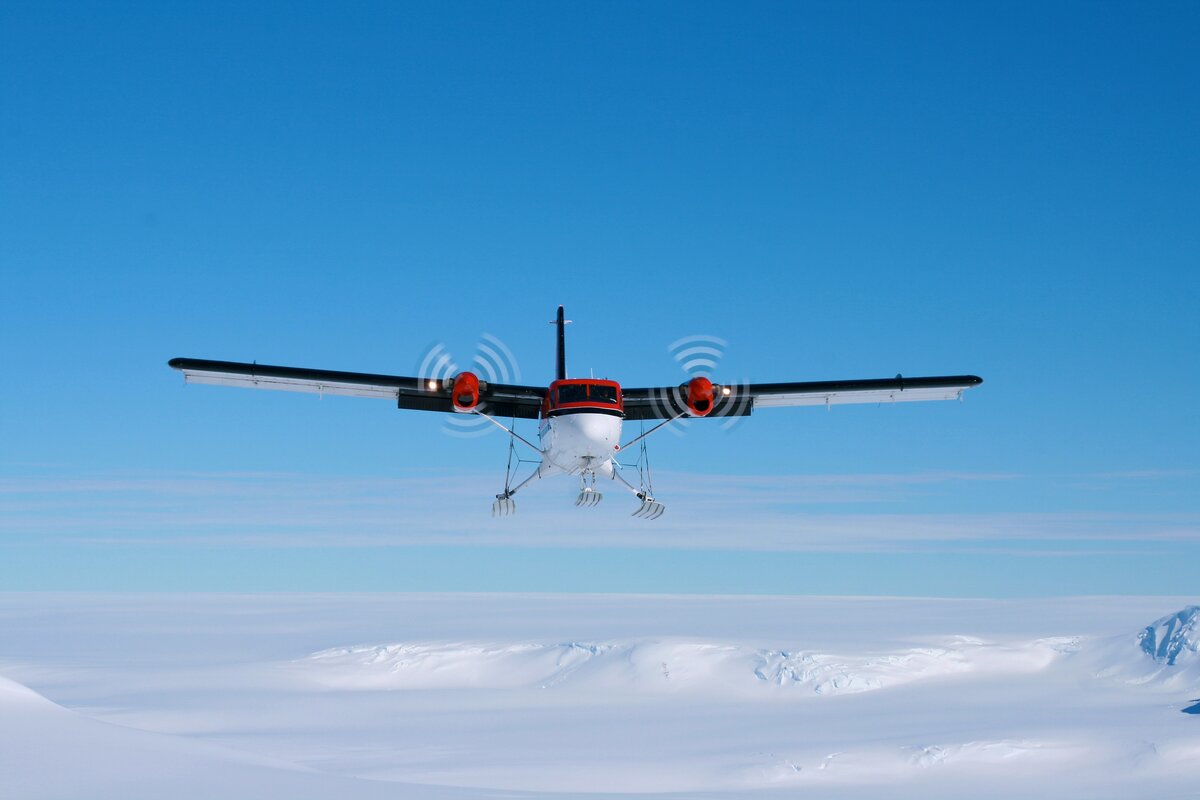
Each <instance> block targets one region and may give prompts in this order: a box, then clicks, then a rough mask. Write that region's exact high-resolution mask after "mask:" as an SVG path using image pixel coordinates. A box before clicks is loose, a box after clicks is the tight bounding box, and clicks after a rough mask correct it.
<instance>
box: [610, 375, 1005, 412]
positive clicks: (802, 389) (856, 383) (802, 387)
mask: <svg viewBox="0 0 1200 800" xmlns="http://www.w3.org/2000/svg"><path fill="white" fill-rule="evenodd" d="M981 383H983V379H982V378H979V377H976V376H975V375H945V376H937V377H924V378H905V377H901V376H896V377H895V378H870V379H864V380H846V381H804V382H798V383H742V384H724V385H716V386H715V389H716V396H715V398H714V403H713V410H712V412H711V413H709V414H708V415H707V416H708V417H744V416H749V415H750V414H751V413H752V412H753V411H754V410H755V409H759V408H772V407H782V406H834V405H844V404H848V403H903V402H911V401H919V400H957V399H959V398H961V397H962V393H963V392H964V391H966V390H967V389H970V388H971V387H973V386H978V385H979V384H981ZM622 394H623V395H624V398H625V418H626V419H671V418H673V417H677V416H680V415H686V413H687V403H686V400H685V398H686V394H687V389H686V385H683V386H661V387H652V388H646V389H623V390H622Z"/></svg>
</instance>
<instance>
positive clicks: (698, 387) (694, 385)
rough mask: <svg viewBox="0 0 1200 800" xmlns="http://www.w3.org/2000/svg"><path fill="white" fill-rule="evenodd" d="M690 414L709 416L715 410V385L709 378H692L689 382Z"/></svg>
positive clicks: (688, 400)
mask: <svg viewBox="0 0 1200 800" xmlns="http://www.w3.org/2000/svg"><path fill="white" fill-rule="evenodd" d="M687 407H688V414H690V415H692V416H693V417H707V416H708V415H709V413H710V412H712V410H713V385H712V381H710V380H709V379H708V378H692V379H691V380H690V381H688V383H687Z"/></svg>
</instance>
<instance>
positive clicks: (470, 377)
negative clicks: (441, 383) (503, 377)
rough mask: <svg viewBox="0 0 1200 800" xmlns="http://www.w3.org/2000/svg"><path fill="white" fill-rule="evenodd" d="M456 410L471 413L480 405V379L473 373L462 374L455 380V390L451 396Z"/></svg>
mask: <svg viewBox="0 0 1200 800" xmlns="http://www.w3.org/2000/svg"><path fill="white" fill-rule="evenodd" d="M450 401H451V402H452V403H453V404H454V410H455V411H460V412H464V413H465V412H469V411H471V410H472V409H474V408H475V406H477V405H479V378H478V377H477V376H476V375H475V373H473V372H460V373H459V374H458V377H457V378H455V379H454V389H453V390H452V391H451V394H450Z"/></svg>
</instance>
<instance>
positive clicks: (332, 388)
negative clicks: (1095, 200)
mask: <svg viewBox="0 0 1200 800" xmlns="http://www.w3.org/2000/svg"><path fill="white" fill-rule="evenodd" d="M551 322H552V323H553V324H555V325H556V326H557V334H558V346H557V358H556V370H555V380H554V381H552V382H551V383H550V385H549V386H518V385H513V384H505V383H497V382H493V381H487V380H481V379H480V377H479V376H478V375H477V374H475V373H473V372H470V371H463V372H460V373H458V374H457V375H455V376H454V377H453V378H431V377H427V376H416V377H403V376H398V375H375V374H368V373H360V372H337V371H333V370H323V369H303V368H297V367H278V366H271V365H268V364H258V363H250V364H246V363H242V362H234V361H211V360H207V359H196V358H173V359H171V360H170V361H169V362H167V363H168V365H169V366H171V367H173V368H174V369H177V370H180V371H182V372H183V376H184V382H185V383H200V384H215V385H223V386H243V387H248V388H255V389H278V390H283V391H291V392H310V393H317V394H322V395H324V394H331V395H348V396H351V397H377V398H382V399H385V400H390V401H393V402H395V403H396V406H397V408H403V409H414V410H418V411H440V412H446V413H453V414H474V415H478V416H479V417H481V418H483V419H485V420H487V421H488V422H490V423H492V424H493V425H495V426H496V427H498V428H500V429H501V430H503V431H505V432H506V433H508V434H509V436H510V439H509V467H508V470H507V472H506V476H505V481H504V491H502V492H501V493H500V494H498V495H496V499H495V501H494V502H493V504H492V515H493V516H505V515H508V514H512V513H514V512H515V511H516V502H515V501H514V500H513V496H514V495H515V494H516V493H517V492H518V491H520V490H521V489H523V488H524V487H525V486H527V485H529V484H530V483H531V482H532V481H534V480H538V479H541V478H546V477H550V476H553V475H576V476H579V480H580V491H579V495H578V497H577V498H576V501H575V505H577V506H594V505H596V504H598V503H599V502H600V500H601V498H602V497H603V494H602V493H601V492H600V491H599V490H598V489H597V482H598V481H599V480H601V479H603V480H612V481H616V482H617V483H618V484H621V485H622V487H623V488H625V489H627V490H629V491H630V492H632V493H633V494H634V495H635V496H636V497H637V499H638V500H639V501H640V505H639V506H638V507H637V508H636V509H635V510H634V512H633V516H635V517H640V518H645V519H657V518H658V517H660V516H662V515H663V512H664V511H665V510H666V507H665V506H664V505H663V504H662V503H661V502H659V501H658V500H655V499H654V495H653V483H652V481H651V477H650V474H649V462H648V459H646V458H645V443H646V437H648V436H650V435H651V434H652V433H654V432H655V431H658V430H660V429H662V428H663V427H664V426H666V425H668V424H670V423H671V422H674V421H676V420H680V419H698V418H722V417H743V416H749V415H750V414H751V412H752V411H754V410H755V409H760V408H775V407H780V406H825V407H826V408H828V407H830V406H833V405H841V404H844V403H896V402H907V401H916V400H954V399H962V396H963V392H964V391H966V390H967V389H970V388H972V387H975V386H978V385H979V384H981V383H983V379H982V378H979V377H976V376H974V375H950V376H940V377H925V378H907V377H903V376H901V375H897V376H896V377H895V378H872V379H865V380H836V381H805V382H793V383H724V384H722V383H713V381H712V380H711V379H710V378H708V377H706V376H703V375H698V376H696V377H692V378H691V379H690V380H688V381H686V382H684V383H681V384H679V385H673V386H660V387H650V388H636V389H630V388H624V387H622V386H621V385H620V384H619V383H617V382H616V381H610V380H597V379H594V378H569V377H567V361H566V333H565V328H566V324H567V323H568V322H570V320H566V319H564V316H563V307H562V306H559V307H558V314H557V316H556V318H555V319H553V320H551ZM501 418H511V419H512V420H513V426H515V421H516V420H517V419H536V420H538V444H534V443H533V442H530V441H529V440H528V439H526V438H524V437H523V436H521V435H519V434H518V433H516V431H515V430H513V427H511V426H509V425H505V424H504V423H503V422H501V421H500V419H501ZM646 420H661V422H658V423H657V424H655V425H654V426H653V427H651V428H650V429H649V430H646V429H645V424H646V423H645V421H646ZM628 421H641V422H642V431H641V433H640V434H639V435H637V436H635V437H633V438H632V439H629V440H628V441H626V442H625V443H624V444H622V443H621V430H622V426H623V423H625V422H628ZM514 442H520V443H521V444H522V445H524V446H526V447H529V448H530V449H532V450H533V451H534V452H535V453H536V454H537V458H538V461H537V462H536V464H537V466H536V467H535V468H534V470H533V473H532V474H531V475H529V476H528V477H526V478H525V479H524V480H522V481H520V482H518V483H514V482H513V478H512V476H513V470H512V456H513V451H514V450H515V445H514ZM635 444H640V447H641V456H640V457H639V460H638V462H637V463H636V464H633V465H631V464H623V463H621V462H619V461H618V460H617V456H618V454H621V453H623V452H626V451H628V450H629V448H630V447H631V446H633V445H635ZM519 462H520V460H518V463H519ZM629 467H633V468H635V469H637V471H638V479H639V481H638V482H639V485H637V486H635V485H633V483H631V482H630V481H629V480H627V479H626V478H625V476H624V475H622V474H621V471H622V469H624V468H629Z"/></svg>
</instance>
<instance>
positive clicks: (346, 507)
mask: <svg viewBox="0 0 1200 800" xmlns="http://www.w3.org/2000/svg"><path fill="white" fill-rule="evenodd" d="M1197 41H1200V6H1197V5H1196V4H1195V3H1154V4H1144V3H1128V4H1115V3H1056V4H1047V3H1029V4H1019V3H998V4H994V5H993V6H990V7H987V6H984V5H983V4H978V3H949V2H948V3H911V4H910V3H906V4H898V3H879V4H874V3H866V4H863V3H854V4H849V3H829V4H824V5H816V4H803V3H777V4H776V3H756V4H746V3H728V4H706V3H680V4H670V3H651V4H646V3H628V4H622V3H590V4H563V3H489V4H480V3H457V4H445V3H427V4H401V3H353V4H341V3H339V4H333V3H329V4H323V5H322V4H303V3H279V4H263V3H254V4H248V3H227V4H222V3H204V4H200V5H196V4H179V3H166V4H164V3H145V4H123V3H78V4H76V3H65V4H64V3H49V2H45V3H18V2H9V3H5V4H3V5H0V272H2V276H3V281H2V284H0V362H2V364H3V369H0V589H22V590H24V589H55V590H57V589H113V590H136V589H175V588H178V589H247V590H256V589H263V590H291V589H295V590H313V589H321V590H326V589H327V590H354V589H364V590H385V589H396V590H405V589H451V590H505V591H573V590H578V591H642V592H694V593H707V592H737V593H745V592H769V593H800V594H803V593H829V594H908V595H995V596H1009V595H1043V594H1060V593H1074V594H1078V593H1085V594H1088V593H1094V594H1101V593H1139V594H1187V593H1194V592H1195V591H1196V590H1197V589H1198V588H1200V577H1198V575H1200V573H1197V569H1196V564H1197V563H1200V456H1198V455H1197V453H1198V452H1200V425H1198V424H1197V415H1196V409H1195V405H1194V404H1195V402H1196V399H1197V398H1198V397H1200V378H1198V377H1197V375H1198V367H1197V360H1198V359H1197V351H1198V350H1200V348H1198V345H1200V314H1198V313H1197V306H1198V304H1200V302H1198V301H1200V275H1198V267H1200V257H1198V256H1200V222H1198V221H1200V147H1198V146H1197V143H1198V142H1200V66H1198V64H1200V61H1198V60H1197V58H1196V50H1195V48H1196V42H1197ZM559 303H562V304H565V305H566V307H567V312H568V315H569V316H570V317H572V318H573V319H574V320H575V323H574V324H573V325H572V326H571V327H570V328H569V329H568V334H569V338H568V364H569V367H570V368H571V369H572V370H574V371H575V372H576V373H584V372H585V371H586V370H594V371H595V374H596V375H597V376H607V377H611V378H614V379H618V380H620V381H622V382H624V383H626V384H628V385H654V384H662V383H673V382H675V381H677V380H679V379H680V378H681V373H680V371H679V368H678V366H677V365H676V364H675V362H674V361H673V360H672V358H671V355H670V354H669V353H668V352H667V345H668V344H669V343H670V342H672V341H674V340H676V339H678V338H679V337H681V336H685V335H688V334H709V335H712V336H718V337H721V338H723V339H725V340H726V341H727V342H728V343H729V344H728V347H727V351H726V354H725V356H724V358H723V360H722V363H721V366H720V369H719V370H718V377H720V378H724V379H735V380H740V379H752V380H763V381H769V380H805V379H827V378H829V379H831V378H859V377H889V376H892V375H895V374H896V373H898V372H902V373H904V374H906V375H922V374H925V375H930V374H933V375H936V374H959V373H973V374H978V375H981V376H983V377H984V379H985V381H986V382H985V383H984V385H983V386H982V387H980V388H979V389H977V390H972V391H971V392H969V396H968V398H967V401H966V402H964V403H961V404H959V403H924V404H909V405H900V406H893V407H882V408H877V407H872V406H851V407H842V408H838V409H835V410H833V411H832V412H826V411H824V410H819V409H772V410H763V411H761V412H760V413H757V414H755V415H754V416H753V417H752V418H751V419H749V420H746V421H744V422H743V423H742V424H740V425H738V426H736V427H734V428H733V429H732V430H723V429H721V428H720V427H719V426H715V425H707V426H706V425H704V424H701V423H693V424H691V425H690V427H688V429H687V431H686V433H685V435H683V436H674V435H670V434H662V435H661V436H658V437H656V438H655V440H653V441H652V450H651V454H652V457H653V459H654V464H655V466H656V467H657V468H658V469H659V470H660V472H659V474H658V478H659V479H658V481H657V484H656V488H657V489H658V494H659V497H660V499H662V500H663V501H665V502H666V503H667V504H668V513H667V516H665V517H664V518H663V519H661V520H659V521H658V522H656V523H647V522H643V521H638V520H631V519H630V518H629V513H630V512H631V511H632V510H633V506H634V501H633V500H632V498H630V497H628V496H626V495H622V494H618V493H616V492H612V493H610V495H609V497H608V498H607V499H606V501H605V502H604V503H603V504H602V505H601V507H599V508H597V509H594V510H583V511H581V510H577V509H575V508H574V507H573V506H572V504H571V503H572V500H573V497H574V494H575V487H574V485H573V483H572V481H571V480H570V479H565V478H564V479H559V480H557V481H551V482H546V483H544V484H542V485H539V486H536V487H534V488H533V489H532V490H531V491H530V492H529V493H528V494H526V495H523V496H521V497H520V498H519V500H520V503H519V505H520V511H519V512H518V514H517V515H516V516H515V517H513V518H512V519H507V520H500V521H494V520H492V519H491V517H490V516H489V508H490V503H491V500H492V497H493V495H494V494H495V493H496V492H497V491H499V489H500V488H501V487H500V484H501V481H502V477H503V468H504V459H505V455H506V442H505V440H504V437H503V436H502V435H501V434H499V433H497V434H495V435H492V436H486V437H481V438H476V439H470V438H468V439H464V438H459V437H454V436H449V435H447V433H446V432H445V430H444V423H443V421H442V419H441V418H440V417H438V416H437V415H432V414H421V413H416V412H405V413H401V412H397V411H396V410H395V409H394V408H391V407H390V406H389V405H388V404H387V403H386V402H382V401H374V400H365V399H351V398H325V399H323V400H321V399H317V398H315V397H311V396H306V395H295V394H285V393H271V392H250V391H245V390H236V389H226V388H213V387H200V386H190V387H186V388H185V387H184V386H183V384H182V379H181V378H180V376H179V375H178V374H177V373H175V372H174V371H172V370H169V369H168V368H167V367H166V360H167V359H168V358H171V357H173V356H192V357H207V358H221V359H230V360H252V359H255V360H258V361H260V362H265V363H277V364H288V365H294V366H310V367H324V368H330V369H350V370H362V371H372V372H388V373H397V374H412V373H413V371H414V369H415V368H416V366H417V364H418V363H419V362H420V360H421V357H422V355H423V354H424V353H425V352H427V350H428V349H429V347H430V346H431V345H432V344H434V343H437V342H444V343H445V344H446V345H447V346H448V347H449V348H450V349H451V350H452V351H453V352H454V353H455V354H456V356H457V357H458V358H459V359H460V360H462V361H466V360H469V359H470V355H471V353H472V351H473V348H474V346H475V343H476V341H478V339H479V337H480V336H481V335H482V334H484V333H490V334H492V335H494V336H496V337H499V338H500V339H502V340H503V341H504V342H505V343H506V344H507V345H508V346H509V347H510V348H511V349H512V350H513V352H514V353H515V354H516V356H517V358H518V360H519V364H520V367H521V370H522V377H523V379H524V381H525V382H529V383H542V382H546V381H548V380H549V379H550V377H551V371H552V367H553V338H552V329H551V328H550V327H549V326H547V325H546V321H547V320H549V319H550V318H551V316H552V314H553V312H554V308H555V306H556V305H557V304H559ZM525 430H526V431H531V428H530V427H526V428H525Z"/></svg>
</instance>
